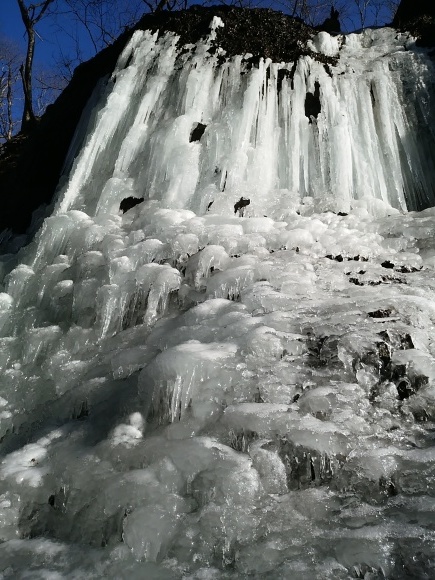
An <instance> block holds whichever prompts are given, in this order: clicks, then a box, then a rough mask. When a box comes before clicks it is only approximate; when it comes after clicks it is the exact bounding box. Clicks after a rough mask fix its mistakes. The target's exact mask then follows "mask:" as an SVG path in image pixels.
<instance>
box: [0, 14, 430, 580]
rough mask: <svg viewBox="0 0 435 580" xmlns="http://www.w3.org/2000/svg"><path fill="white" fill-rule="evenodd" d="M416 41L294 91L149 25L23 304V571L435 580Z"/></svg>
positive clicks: (15, 391) (27, 272)
mask: <svg viewBox="0 0 435 580" xmlns="http://www.w3.org/2000/svg"><path fill="white" fill-rule="evenodd" d="M214 24H215V25H218V24H219V22H218V21H215V23H214ZM394 34H395V33H393V31H388V30H385V31H377V32H370V31H369V32H367V33H366V34H365V35H364V36H363V37H357V36H354V37H348V38H347V40H346V45H345V46H343V47H341V50H340V52H343V55H347V56H340V60H339V61H338V64H337V65H336V66H337V67H339V68H338V71H340V72H344V74H343V75H338V74H337V75H334V74H333V76H332V77H330V76H329V75H328V74H327V72H326V71H325V69H324V68H323V65H320V64H319V63H317V62H314V61H312V60H309V59H305V60H303V61H300V62H299V63H298V65H297V67H296V69H295V71H294V76H293V81H292V79H291V78H290V77H285V76H284V77H282V75H280V76H281V82H282V85H281V88H280V93H279V96H278V93H277V92H276V91H277V85H275V84H274V83H275V80H276V79H277V77H278V73H277V70H278V69H279V68H286V67H285V65H270V63H260V66H259V68H258V69H256V68H253V69H252V70H251V71H248V72H246V73H245V74H243V75H240V70H241V67H242V62H241V59H236V61H235V62H233V63H232V64H231V65H229V64H225V63H224V64H223V65H222V66H221V67H220V68H216V67H214V66H213V61H214V59H215V58H217V57H216V56H206V53H207V50H206V49H207V47H208V46H209V44H210V42H211V40H210V39H208V40H206V41H205V42H204V43H203V44H202V45H199V46H198V47H197V48H196V50H195V51H194V55H193V56H192V57H187V56H186V61H185V62H184V65H183V66H182V67H181V66H180V63H179V61H177V58H176V57H177V54H176V51H175V48H174V38H172V37H170V36H169V37H168V36H167V37H164V38H162V39H160V40H158V41H156V39H154V38H152V37H151V36H150V35H148V34H147V33H144V34H141V33H139V34H136V36H135V37H134V38H133V41H132V46H131V47H130V49H128V50H127V51H126V52H125V54H124V55H123V56H122V58H121V61H120V63H119V65H118V69H117V72H116V73H115V77H114V78H116V82H115V83H114V85H113V87H111V88H110V91H108V92H107V94H106V96H105V99H104V100H103V101H102V102H101V104H100V107H99V110H98V111H94V114H93V116H92V117H93V120H92V122H91V123H92V127H93V128H92V129H90V130H89V132H88V137H87V140H86V143H85V145H84V147H83V149H82V151H81V152H80V154H79V156H78V157H77V160H76V162H75V165H74V168H73V171H72V173H71V176H70V179H69V181H68V183H67V185H66V186H65V188H64V190H63V192H61V193H60V195H59V199H58V203H57V208H56V210H55V212H54V214H53V215H52V216H51V217H49V218H48V219H47V220H46V221H45V223H44V226H43V228H42V230H41V231H40V232H39V234H38V236H37V238H36V240H35V242H34V243H33V244H32V246H30V247H29V248H27V249H26V250H24V251H23V252H22V253H21V255H20V257H21V259H22V261H21V264H20V265H18V266H17V267H15V268H14V269H12V271H10V272H9V273H7V274H6V276H5V278H4V289H3V290H4V292H3V293H1V294H0V328H1V336H2V338H0V367H1V379H0V381H1V393H0V396H1V398H0V429H1V434H0V436H1V437H2V438H3V439H2V443H1V445H2V453H3V455H2V461H1V464H0V539H1V541H2V542H3V543H1V544H0V574H1V575H2V577H3V578H23V579H24V578H71V579H72V578H101V579H102V578H114V579H115V578H126V577H129V578H130V577H131V578H138V579H139V578H141V579H142V578H147V579H148V578H149V579H158V578H164V579H168V578H177V579H180V578H190V579H195V580H200V579H216V578H234V579H235V578H245V577H253V578H270V579H272V578H273V579H278V578H282V579H288V578H291V579H310V580H311V579H313V578H316V579H319V580H324V579H328V578H329V579H331V580H332V579H337V578H339V579H347V578H355V577H356V578H364V577H365V578H391V579H393V578H394V579H402V578H403V579H405V578H432V577H433V576H434V563H433V553H434V548H435V545H434V544H435V535H434V523H435V515H434V514H435V503H434V497H435V487H434V473H435V454H434V451H433V449H434V447H433V429H434V420H435V405H434V403H435V391H434V380H435V358H434V356H435V346H434V342H433V336H434V334H433V333H434V324H435V302H434V297H435V284H434V281H433V273H434V267H435V236H434V228H435V211H434V210H433V209H427V210H425V211H423V212H421V213H416V212H410V213H406V212H403V211H399V209H395V208H394V207H392V205H397V206H398V207H402V204H403V203H404V198H403V195H402V194H403V188H404V182H405V181H406V180H408V181H406V183H407V184H408V185H409V184H411V183H412V184H413V186H412V187H413V188H415V184H418V183H419V184H420V187H421V190H420V191H421V192H426V191H430V187H431V184H430V179H431V178H433V175H432V174H431V173H430V171H429V169H430V167H429V166H430V163H431V157H430V154H429V152H428V150H427V149H425V143H424V138H429V133H428V132H425V131H426V130H425V129H424V127H423V126H422V125H419V127H423V128H422V133H421V135H422V136H421V137H419V138H417V134H416V133H415V125H412V127H414V128H412V127H411V124H412V123H414V121H416V120H418V119H420V121H421V119H422V115H427V118H430V114H431V113H430V100H429V97H428V95H429V92H426V91H427V89H426V88H425V84H424V79H425V78H426V77H425V74H426V73H425V70H426V69H425V67H426V66H429V65H427V64H425V63H427V61H426V60H425V57H424V55H423V54H421V55H418V54H416V53H406V52H405V51H403V50H402V49H401V46H400V42H403V41H404V39H403V38H402V40H401V41H400V42H399V40H400V39H399V40H398V41H396V40H395V37H394ZM340 42H341V40H340V39H332V38H330V37H328V36H326V35H321V36H320V37H319V38H318V39H317V40H315V41H314V43H315V44H314V46H317V47H318V48H322V50H325V51H328V52H330V53H333V52H334V51H337V50H338V47H339V44H340ZM363 45H367V46H366V48H363ZM130 51H132V55H133V56H132V58H130V57H131V54H130ZM385 54H386V56H385V58H384V57H382V58H381V55H385ZM363 55H364V58H363ZM190 59H191V60H190ZM177 62H178V63H179V64H178V65H177ZM195 62H196V65H197V66H196V67H195ZM189 63H190V64H189ZM385 63H388V64H387V65H386V64H385ZM394 64H396V65H397V66H394ZM177 67H179V68H178V70H177ZM267 67H269V68H270V67H271V68H272V70H271V72H270V75H269V73H267V72H266V68H267ZM340 67H341V68H340ZM287 69H290V70H291V67H288V66H287ZM352 69H355V70H358V71H359V74H358V75H354V76H353V77H352V75H353V73H352V72H351V70H352ZM412 71H414V72H413V73H412ZM381 72H382V74H381ZM236 73H237V74H236ZM323 73H324V74H325V77H323V76H320V75H323ZM405 73H406V74H405ZM411 73H412V74H414V75H415V76H414V77H411V76H410V75H411ZM404 77H406V79H407V82H410V81H409V78H413V79H414V81H413V82H414V85H415V86H414V92H415V94H417V95H420V97H421V102H420V101H419V100H418V99H416V100H415V101H412V100H410V101H407V102H406V105H405V104H404V102H403V94H402V92H401V87H402V85H401V81H400V79H401V78H404ZM350 78H354V81H353V83H356V84H357V85H358V90H357V89H356V88H354V89H352V86H353V85H352V83H351V82H350ZM219 79H220V80H219ZM265 79H269V80H270V83H269V84H265ZM328 79H329V80H328ZM334 79H335V80H334ZM338 79H340V80H338ZM368 79H374V80H373V83H372V81H370V83H372V84H369V82H368ZM388 79H389V80H388ZM316 81H317V82H318V83H319V85H320V88H318V89H316ZM417 81H418V82H419V83H420V84H419V85H417ZM292 82H293V83H294V87H295V88H294V89H292V88H291V83H292ZM305 82H306V83H307V85H304V83H305ZM341 82H343V85H341V84H340V83H341ZM221 83H222V84H221ZM310 83H311V84H310ZM346 83H347V85H346ZM144 86H145V87H146V90H145V91H144V88H143V87H144ZM345 86H349V97H347V93H346V92H345V88H344V87H345ZM262 87H264V91H263V90H262ZM296 87H299V89H296ZM301 87H305V88H303V90H302V95H301V94H300V92H301ZM370 87H371V90H370ZM385 87H387V90H385ZM310 88H311V89H312V97H313V99H314V101H311V102H312V103H314V104H315V102H316V100H315V99H316V97H315V95H316V92H317V91H320V94H319V99H320V104H321V110H320V112H319V114H318V116H317V120H316V119H311V123H310V122H309V119H308V118H307V117H306V116H305V103H306V89H310ZM112 89H113V90H112ZM340 91H341V93H340ZM419 91H421V92H419ZM371 92H372V93H373V94H374V95H375V97H374V99H375V105H374V106H373V107H372V108H369V109H367V108H364V106H363V102H364V98H368V99H369V102H370V103H371V102H372V96H371V95H370V93H371ZM284 94H285V95H286V100H284V98H283V96H282V95H284ZM340 94H341V95H342V96H341V97H340ZM364 95H365V97H364ZM424 95H426V96H427V99H426V100H425V99H423V96H424ZM344 97H346V98H344ZM396 99H397V102H399V103H401V106H400V107H398V108H397V109H396V108H393V107H391V104H394V103H395V102H396ZM400 99H402V100H400ZM308 101H309V102H310V99H308ZM241 102H243V103H244V107H243V108H240V103H241ZM237 103H239V105H238V106H237ZM284 103H287V104H286V107H285V106H284ZM358 103H359V105H358ZM376 103H377V104H376ZM370 106H371V105H370ZM358 107H359V108H358ZM378 107H384V108H389V109H388V111H387V112H388V114H387V113H386V114H385V116H382V115H380V114H378V113H379V111H378ZM404 107H405V109H404ZM314 108H315V107H314ZM357 113H358V118H359V119H360V122H359V127H360V130H359V131H357V119H356V117H355V115H357ZM326 115H329V117H328V119H329V121H328V123H329V122H330V123H331V126H330V127H329V126H328V129H327V125H326V120H325V118H324V116H326ZM334 115H335V116H334ZM413 115H415V116H414V117H413ZM174 119H175V120H174ZM135 120H137V122H136V121H135ZM195 123H202V124H204V125H207V127H206V129H205V131H204V133H203V135H202V136H201V137H200V140H199V141H191V142H190V141H189V139H190V137H191V131H192V130H193V129H194V128H195V129H196V130H197V131H199V132H200V131H201V130H202V129H201V127H199V126H197V125H195ZM286 123H287V124H286ZM370 123H371V124H370ZM376 123H377V125H376V131H374V129H373V127H374V124H376ZM323 124H324V125H323ZM194 125H195V127H194ZM322 127H323V129H322ZM411 129H412V130H411ZM322 131H328V139H330V138H331V139H332V141H325V139H326V137H325V133H322ZM365 131H366V132H367V134H365ZM400 131H404V135H405V134H406V138H404V139H400V138H399V137H397V135H399V136H400ZM427 131H428V129H427ZM197 134H198V133H197ZM393 134H394V135H396V137H394V138H393ZM322 135H323V137H322ZM331 136H332V137H333V138H332V137H331ZM356 137H358V140H357V141H355V138H356ZM411 137H412V138H411ZM423 137H424V138H423ZM334 139H335V145H334V147H331V143H332V142H334ZM326 142H329V148H328V149H327V147H326V144H325V143H326ZM327 150H328V152H329V153H328V155H329V157H328V159H327V160H326V158H325V155H326V151H327ZM314 152H317V154H318V156H317V157H316V156H313V155H314ZM381 155H382V162H380V161H379V159H380V157H379V156H381ZM375 160H377V161H376V163H375ZM406 163H409V164H410V165H409V167H410V168H411V169H412V175H411V169H410V170H409V171H410V173H409V174H407V173H406V172H405V171H404V168H405V167H406ZM217 164H218V165H217ZM349 164H351V165H350V167H351V174H352V179H351V178H350V173H349V172H348V170H349ZM424 164H427V165H424ZM215 167H218V169H219V171H218V172H215ZM392 167H397V173H394V174H393V173H392V171H391V169H392ZM346 171H347V173H346ZM224 175H226V177H224ZM358 176H359V177H358ZM322 180H323V181H322ZM358 180H360V181H358ZM296 181H297V184H296ZM339 183H340V184H341V185H340V188H339V186H338V184H339ZM332 185H334V188H335V189H334V188H333V187H332ZM405 189H406V188H405ZM407 191H409V190H407ZM412 191H417V190H415V189H412ZM306 193H312V196H306V195H305V194H306ZM416 195H417V194H416ZM129 196H133V197H144V198H145V200H144V202H142V203H139V204H137V205H135V206H134V207H132V208H131V209H130V210H128V211H127V212H126V213H124V214H122V213H121V212H120V211H119V205H120V202H121V201H122V200H123V199H125V198H127V197H129ZM243 198H244V201H243ZM354 198H356V199H354ZM248 199H249V200H250V203H249V204H247V203H246V201H247V200H248ZM385 200H389V201H390V202H391V203H390V204H388V203H387V202H386V201H385ZM414 201H415V200H414ZM211 202H213V204H212V205H211V206H210V205H209V204H210V203H211ZM410 203H411V204H412V203H414V202H413V201H412V200H411V201H410ZM391 204H392V205H391ZM235 206H236V207H235ZM343 209H347V210H348V213H347V212H343V211H340V214H341V215H338V213H334V212H333V211H331V210H334V211H338V210H343ZM346 213H347V215H343V214H346ZM2 266H4V269H5V271H7V268H8V262H7V260H6V259H4V260H3V261H2Z"/></svg>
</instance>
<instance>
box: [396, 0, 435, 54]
mask: <svg viewBox="0 0 435 580" xmlns="http://www.w3.org/2000/svg"><path fill="white" fill-rule="evenodd" d="M393 26H395V27H396V28H399V29H400V30H403V31H406V32H411V34H412V35H413V36H415V37H417V45H418V46H435V2H433V0H402V1H401V2H400V5H399V7H398V9H397V12H396V15H395V16H394V20H393Z"/></svg>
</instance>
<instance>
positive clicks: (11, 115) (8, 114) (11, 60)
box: [0, 38, 22, 141]
mask: <svg viewBox="0 0 435 580" xmlns="http://www.w3.org/2000/svg"><path fill="white" fill-rule="evenodd" d="M21 60H22V55H21V53H20V50H19V48H18V47H17V46H15V44H13V43H12V42H11V41H9V40H8V39H5V38H0V141H9V140H10V139H11V138H12V136H13V134H14V132H15V130H16V128H17V126H18V124H19V121H18V118H17V114H16V113H17V106H16V104H17V100H18V99H19V97H20V96H21V91H20V87H19V82H18V81H19V77H20V73H19V69H20V62H21Z"/></svg>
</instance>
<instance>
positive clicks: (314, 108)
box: [305, 81, 322, 123]
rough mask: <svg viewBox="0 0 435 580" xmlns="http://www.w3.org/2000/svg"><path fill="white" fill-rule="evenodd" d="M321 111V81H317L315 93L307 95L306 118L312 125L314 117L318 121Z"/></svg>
mask: <svg viewBox="0 0 435 580" xmlns="http://www.w3.org/2000/svg"><path fill="white" fill-rule="evenodd" d="M321 110H322V105H321V103H320V83H319V81H316V82H315V83H314V93H307V94H306V96H305V116H306V117H307V119H309V121H310V123H312V122H313V117H314V119H317V117H318V116H319V113H320V111H321Z"/></svg>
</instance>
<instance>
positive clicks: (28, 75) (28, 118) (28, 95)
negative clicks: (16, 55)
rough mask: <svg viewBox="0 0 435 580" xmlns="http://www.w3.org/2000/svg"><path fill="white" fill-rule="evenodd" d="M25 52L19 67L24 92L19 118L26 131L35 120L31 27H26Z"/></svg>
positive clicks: (33, 39) (32, 35)
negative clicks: (23, 61) (21, 116)
mask: <svg viewBox="0 0 435 580" xmlns="http://www.w3.org/2000/svg"><path fill="white" fill-rule="evenodd" d="M26 32H27V54H26V61H25V63H24V65H21V67H20V73H21V80H22V82H23V92H24V110H23V118H22V120H21V130H22V131H26V130H27V129H29V128H31V127H32V126H33V125H34V124H35V122H36V117H35V113H34V112H33V100H32V97H33V95H32V68H33V56H34V53H35V31H34V30H33V28H27V30H26Z"/></svg>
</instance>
